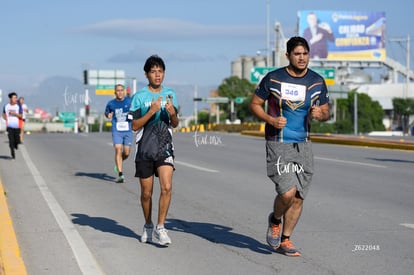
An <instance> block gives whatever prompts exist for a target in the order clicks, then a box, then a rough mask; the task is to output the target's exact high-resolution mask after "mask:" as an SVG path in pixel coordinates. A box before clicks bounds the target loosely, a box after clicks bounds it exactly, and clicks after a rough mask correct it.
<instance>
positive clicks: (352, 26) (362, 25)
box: [298, 10, 386, 61]
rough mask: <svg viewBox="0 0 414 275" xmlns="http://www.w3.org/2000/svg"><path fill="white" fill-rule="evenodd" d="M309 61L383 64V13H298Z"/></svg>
mask: <svg viewBox="0 0 414 275" xmlns="http://www.w3.org/2000/svg"><path fill="white" fill-rule="evenodd" d="M298 16H299V18H298V20H299V22H298V23H299V26H298V30H299V35H300V36H302V37H304V38H305V39H306V40H307V41H308V43H309V47H310V57H311V59H328V60H358V61H384V60H385V58H386V51H385V12H361V11H358V12H352V11H314V10H306V11H299V12H298Z"/></svg>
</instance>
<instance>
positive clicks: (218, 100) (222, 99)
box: [193, 96, 229, 103]
mask: <svg viewBox="0 0 414 275" xmlns="http://www.w3.org/2000/svg"><path fill="white" fill-rule="evenodd" d="M193 101H204V102H207V103H228V102H229V98H228V97H223V96H213V97H194V98H193Z"/></svg>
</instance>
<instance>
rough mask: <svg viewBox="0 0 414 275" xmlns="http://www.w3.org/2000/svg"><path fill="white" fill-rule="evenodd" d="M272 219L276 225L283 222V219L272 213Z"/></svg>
mask: <svg viewBox="0 0 414 275" xmlns="http://www.w3.org/2000/svg"><path fill="white" fill-rule="evenodd" d="M270 221H271V222H272V223H273V224H275V225H279V224H280V223H281V222H282V219H276V218H275V216H274V215H272V218H271V219H270Z"/></svg>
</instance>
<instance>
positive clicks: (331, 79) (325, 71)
mask: <svg viewBox="0 0 414 275" xmlns="http://www.w3.org/2000/svg"><path fill="white" fill-rule="evenodd" d="M311 69H312V70H313V71H315V72H317V73H318V74H320V75H321V76H322V77H323V78H324V79H325V82H326V85H334V84H335V69H334V68H320V67H316V68H311Z"/></svg>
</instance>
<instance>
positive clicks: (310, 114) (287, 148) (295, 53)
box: [250, 37, 329, 256]
mask: <svg viewBox="0 0 414 275" xmlns="http://www.w3.org/2000/svg"><path fill="white" fill-rule="evenodd" d="M286 57H287V58H288V60H289V65H288V66H286V67H283V68H279V69H276V70H274V71H272V72H269V73H268V74H267V75H266V76H265V77H264V78H263V79H262V81H261V82H260V83H259V85H258V87H257V88H256V92H255V94H254V96H253V98H252V101H251V103H250V107H251V110H252V112H253V114H254V115H256V116H257V117H258V118H259V119H261V120H263V121H265V122H266V126H265V137H266V161H267V175H268V177H269V178H270V179H271V180H272V181H273V182H274V184H275V185H276V192H277V196H276V198H275V200H274V204H273V212H272V213H270V215H269V218H268V219H269V225H268V230H267V236H266V240H267V242H268V244H269V245H270V246H271V247H272V248H273V249H274V250H276V251H277V252H280V253H282V254H285V255H287V256H300V252H299V250H297V249H296V248H295V247H294V246H293V244H292V242H291V241H290V236H291V234H292V232H293V229H294V228H295V226H296V224H297V222H298V220H299V217H300V214H301V212H302V205H303V200H304V199H305V196H306V194H307V192H308V189H309V186H310V183H311V180H312V175H313V170H314V169H313V153H312V146H311V142H310V138H309V133H310V123H311V120H312V119H316V120H319V121H325V120H328V119H329V95H328V90H327V88H326V84H325V81H324V79H323V78H322V77H321V76H320V75H318V74H317V73H316V72H314V71H312V70H310V69H308V64H309V45H308V42H307V41H306V40H305V39H304V38H302V37H292V38H291V39H289V41H288V42H287V47H286ZM265 101H267V102H268V112H267V113H266V112H265V111H264V108H263V104H264V103H265Z"/></svg>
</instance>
